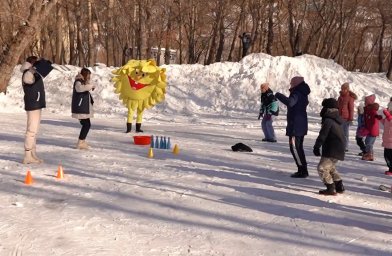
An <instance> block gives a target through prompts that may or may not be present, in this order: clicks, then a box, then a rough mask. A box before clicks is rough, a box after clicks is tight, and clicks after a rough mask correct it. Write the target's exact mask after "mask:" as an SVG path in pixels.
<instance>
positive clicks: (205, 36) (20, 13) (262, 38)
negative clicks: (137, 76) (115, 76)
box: [0, 0, 392, 92]
mask: <svg viewBox="0 0 392 256" xmlns="http://www.w3.org/2000/svg"><path fill="white" fill-rule="evenodd" d="M244 32H246V33H248V34H249V35H250V39H251V44H250V48H249V50H248V53H259V52H263V53H267V54H270V55H273V56H278V55H285V56H297V55H301V54H312V55H316V56H319V57H322V58H327V59H333V60H334V61H336V62H337V63H339V64H341V65H342V66H343V67H344V68H346V69H347V70H351V71H361V72H386V73H387V77H388V78H389V79H391V78H392V58H391V53H392V43H391V42H392V38H391V35H392V5H391V4H390V0H235V1H234V0H154V1H153V0H2V1H1V2H0V45H1V48H0V70H1V73H0V81H1V84H0V91H3V92H4V91H5V90H6V87H7V83H8V81H9V78H10V76H11V74H12V70H13V67H14V66H15V65H16V64H17V63H18V62H21V61H22V60H23V59H24V58H25V57H26V56H28V55H37V56H41V57H45V58H47V59H50V60H52V61H53V62H55V63H58V64H70V65H77V66H92V65H94V63H97V62H101V63H105V64H106V65H108V66H121V65H123V64H124V63H125V62H126V61H127V60H128V59H148V58H156V59H157V62H158V64H168V63H169V61H170V50H175V51H176V59H177V63H179V64H194V63H201V64H205V65H208V64H211V63H214V62H220V61H238V60H240V59H241V58H242V43H241V40H240V38H239V36H240V35H241V34H243V33H244ZM152 48H158V50H157V51H156V54H155V55H153V54H152ZM161 55H163V56H161ZM162 57H163V58H162ZM161 59H163V60H164V61H163V62H164V63H160V60H161Z"/></svg>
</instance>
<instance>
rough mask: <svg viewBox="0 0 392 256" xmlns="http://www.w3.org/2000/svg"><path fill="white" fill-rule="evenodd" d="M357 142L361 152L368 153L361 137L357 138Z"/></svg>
mask: <svg viewBox="0 0 392 256" xmlns="http://www.w3.org/2000/svg"><path fill="white" fill-rule="evenodd" d="M355 140H356V141H357V145H358V147H359V148H360V149H361V151H362V152H363V153H365V152H366V145H365V142H363V138H362V137H359V136H355Z"/></svg>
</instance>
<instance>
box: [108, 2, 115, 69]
mask: <svg viewBox="0 0 392 256" xmlns="http://www.w3.org/2000/svg"><path fill="white" fill-rule="evenodd" d="M113 6H114V0H108V10H107V16H106V22H107V35H106V65H108V66H113V65H114V56H113V45H114V43H113V42H114V39H113V36H114V33H113V25H114V24H113Z"/></svg>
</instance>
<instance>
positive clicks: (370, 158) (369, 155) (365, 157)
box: [362, 152, 374, 161]
mask: <svg viewBox="0 0 392 256" xmlns="http://www.w3.org/2000/svg"><path fill="white" fill-rule="evenodd" d="M362 160H365V161H374V158H373V153H371V152H369V153H365V154H364V155H363V156H362Z"/></svg>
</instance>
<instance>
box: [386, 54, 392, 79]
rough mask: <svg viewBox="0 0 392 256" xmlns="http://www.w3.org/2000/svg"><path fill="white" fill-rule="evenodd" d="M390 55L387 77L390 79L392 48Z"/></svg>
mask: <svg viewBox="0 0 392 256" xmlns="http://www.w3.org/2000/svg"><path fill="white" fill-rule="evenodd" d="M389 55H390V57H389V64H388V72H387V78H388V79H389V80H392V49H391V50H390V54H389Z"/></svg>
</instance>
